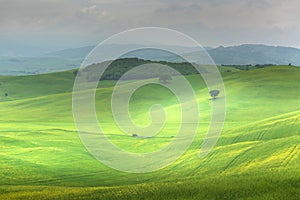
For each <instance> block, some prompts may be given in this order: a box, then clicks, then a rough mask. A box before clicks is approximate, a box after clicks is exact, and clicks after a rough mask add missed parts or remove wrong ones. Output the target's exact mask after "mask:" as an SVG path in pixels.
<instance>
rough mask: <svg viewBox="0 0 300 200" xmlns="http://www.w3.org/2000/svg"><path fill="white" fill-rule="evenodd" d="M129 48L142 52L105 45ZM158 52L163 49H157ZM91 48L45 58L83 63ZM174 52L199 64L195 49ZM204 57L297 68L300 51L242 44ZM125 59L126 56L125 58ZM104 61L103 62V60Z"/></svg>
mask: <svg viewBox="0 0 300 200" xmlns="http://www.w3.org/2000/svg"><path fill="white" fill-rule="evenodd" d="M127 47H130V48H132V49H138V48H143V47H144V46H142V45H107V47H106V48H107V52H108V54H109V52H112V51H115V50H116V49H122V48H123V49H124V48H127ZM161 47H162V48H163V47H164V46H161ZM93 48H94V46H88V47H82V48H76V49H66V50H62V51H57V52H52V53H49V54H47V55H48V56H54V57H55V56H58V57H61V58H69V59H72V58H76V59H78V58H81V59H83V58H84V57H85V56H87V55H88V53H89V52H90V51H91V50H92V49H93ZM174 49H176V50H177V51H178V52H180V53H183V54H184V55H185V56H187V57H188V58H190V59H191V60H193V61H195V62H197V63H202V61H201V60H197V57H198V55H199V52H197V51H194V50H195V49H197V48H194V47H174ZM205 49H206V50H207V52H208V54H209V55H210V56H211V57H212V59H213V60H214V61H215V63H216V64H219V65H220V64H225V65H246V64H252V65H255V64H277V65H287V64H289V63H292V64H293V65H297V66H300V49H296V48H292V47H281V46H267V45H261V44H243V45H239V46H230V47H223V46H220V47H218V48H211V47H205ZM127 56H128V57H134V56H135V57H138V58H142V59H145V60H163V61H172V62H174V61H176V60H178V59H176V58H174V57H172V56H170V54H169V53H164V52H162V51H155V50H152V51H151V50H148V51H139V52H135V53H134V54H128V55H127ZM125 57H126V56H125ZM104 60H105V58H104Z"/></svg>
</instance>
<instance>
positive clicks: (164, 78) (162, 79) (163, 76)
mask: <svg viewBox="0 0 300 200" xmlns="http://www.w3.org/2000/svg"><path fill="white" fill-rule="evenodd" d="M169 80H172V77H171V75H169V74H161V75H160V76H159V81H160V82H162V83H167V81H169Z"/></svg>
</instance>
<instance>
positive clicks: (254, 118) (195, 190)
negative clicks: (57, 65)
mask: <svg viewBox="0 0 300 200" xmlns="http://www.w3.org/2000/svg"><path fill="white" fill-rule="evenodd" d="M222 76H223V79H224V83H225V87H226V98H227V116H226V121H225V127H224V130H223V132H222V135H221V137H220V139H219V141H218V143H217V146H216V147H215V148H214V149H213V151H212V152H211V153H210V154H209V155H208V156H207V157H205V158H203V159H201V158H199V157H198V154H199V151H200V146H201V142H202V141H203V138H204V136H205V134H206V131H207V128H208V123H209V120H210V104H211V101H210V97H209V95H208V90H207V88H206V87H205V84H204V83H203V81H201V79H200V78H199V76H198V75H192V76H189V77H187V78H188V79H189V81H190V83H191V84H192V85H193V87H194V89H195V92H196V95H197V98H198V101H199V107H200V110H201V121H200V126H199V129H198V134H197V136H196V138H195V140H194V142H193V144H192V145H191V146H190V148H189V149H188V151H187V152H186V153H185V154H184V155H183V156H182V157H181V158H180V159H179V160H177V161H176V162H175V163H173V164H171V165H170V166H167V167H166V168H164V169H161V170H159V171H156V172H153V173H147V174H127V173H123V172H119V171H116V170H113V169H110V168H108V167H106V166H104V165H103V164H101V163H99V162H98V161H96V160H95V159H94V158H93V157H92V156H91V155H90V154H89V153H88V152H87V150H86V149H85V148H84V146H83V145H82V144H81V142H80V139H79V137H78V135H77V132H76V129H75V126H74V124H73V117H72V99H71V98H72V94H71V91H72V86H73V81H74V75H73V73H72V71H69V72H62V73H55V74H47V75H37V76H25V77H0V94H1V98H0V110H1V114H0V126H1V130H0V157H1V159H0V185H1V186H0V199H6V198H15V199H24V198H25V199H26V198H32V199H54V198H63V199H99V198H100V199H166V198H168V199H299V188H300V184H299V183H300V170H299V166H300V158H299V156H300V145H299V143H300V103H299V102H300V101H299V100H300V93H299V91H300V68H297V67H288V66H275V67H270V68H263V69H256V70H251V71H232V72H227V71H226V70H222ZM174 78H176V77H174ZM134 83H135V82H132V83H130V84H134ZM113 84H114V82H113V81H106V82H104V85H103V86H102V88H98V89H97V93H96V109H97V111H98V115H99V116H101V119H103V123H102V126H103V128H104V130H105V132H106V134H107V136H108V138H109V139H110V140H111V141H112V142H113V143H115V144H116V145H119V146H120V147H122V148H124V149H126V150H128V151H132V152H149V151H153V150H155V149H157V148H160V147H161V146H163V145H165V144H167V143H168V142H171V140H172V137H171V136H174V135H175V134H176V130H177V128H178V118H176V115H177V114H178V106H176V104H177V100H176V98H174V95H173V94H172V93H170V92H169V91H167V90H166V89H165V88H164V87H160V86H157V85H148V86H145V87H143V88H140V89H139V90H138V91H137V92H136V93H135V94H134V96H133V97H132V99H131V105H130V106H131V107H130V108H131V114H132V116H133V119H134V120H135V121H136V123H140V124H145V123H148V122H149V115H148V111H149V107H150V106H151V105H152V104H153V103H160V104H162V105H163V106H164V107H165V109H166V113H167V116H169V117H170V118H169V119H170V120H169V121H168V122H169V123H168V124H167V126H166V127H165V129H164V130H163V131H161V132H160V133H159V134H158V135H157V136H155V137H154V138H150V139H147V140H145V139H142V138H133V137H130V136H128V135H126V134H124V133H123V132H122V131H121V130H119V129H118V128H117V126H116V125H115V123H114V121H113V118H112V115H111V112H110V97H111V92H112V90H113V88H112V86H113ZM169 84H172V81H171V82H170V83H169ZM154 91H155V93H156V94H159V95H153V94H152V93H154ZM4 93H8V96H7V97H5V95H4ZM223 95H224V94H220V98H222V96H223ZM188 103H189V102H187V104H188Z"/></svg>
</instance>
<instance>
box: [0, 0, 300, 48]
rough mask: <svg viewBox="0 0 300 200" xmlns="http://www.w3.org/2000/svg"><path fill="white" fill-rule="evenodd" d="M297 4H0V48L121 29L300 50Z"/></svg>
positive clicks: (105, 0)
mask: <svg viewBox="0 0 300 200" xmlns="http://www.w3.org/2000/svg"><path fill="white" fill-rule="evenodd" d="M299 19H300V1H299V0H190V1H188V0H187V1H182V0H153V1H142V0H140V1H138V0H0V44H1V43H2V45H4V46H5V45H7V44H11V45H12V46H15V47H16V48H17V47H18V45H25V46H26V45H27V46H32V47H36V48H40V49H49V50H51V49H59V48H69V47H79V46H84V45H89V44H97V43H99V42H100V41H102V40H103V39H105V38H107V37H109V36H110V35H112V34H115V33H118V32H120V31H124V30H126V29H130V28H135V27H143V26H159V27H167V28H172V29H176V30H178V31H181V32H183V33H186V34H188V35H190V36H191V37H193V38H194V39H196V40H197V41H198V42H199V43H201V44H202V45H204V46H219V45H224V46H228V45H236V44H241V43H264V44H273V45H283V46H293V47H299V48H300V37H299V36H300V24H299Z"/></svg>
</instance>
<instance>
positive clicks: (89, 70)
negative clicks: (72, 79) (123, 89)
mask: <svg viewBox="0 0 300 200" xmlns="http://www.w3.org/2000/svg"><path fill="white" fill-rule="evenodd" d="M151 63H158V64H162V65H167V66H169V67H172V68H173V69H175V70H177V71H178V72H179V73H180V74H182V75H190V74H197V73H198V71H197V70H196V69H195V68H194V67H193V65H192V64H190V63H187V62H181V63H171V62H166V61H150V60H143V59H138V58H120V59H117V60H115V61H113V62H112V63H111V64H110V65H109V67H108V68H107V69H106V70H105V71H104V73H103V75H102V77H101V80H119V79H120V78H121V77H122V75H123V74H124V73H126V72H128V71H129V70H131V69H133V68H134V67H136V66H139V65H143V64H151ZM101 65H103V63H102V64H101V63H100V64H92V65H90V66H87V67H86V68H85V69H83V70H81V71H80V73H86V74H87V75H86V78H87V79H88V81H98V75H99V74H98V73H97V71H99V68H100V67H101ZM73 73H74V75H75V76H76V75H77V74H78V70H76V71H74V72H73ZM172 75H175V74H171V73H170V74H169V76H170V77H171V76H172ZM155 77H158V78H159V79H160V81H161V82H166V81H167V80H170V77H166V74H164V75H162V74H161V73H160V72H155V70H152V71H151V73H144V74H134V73H131V74H130V76H129V77H128V79H140V78H155Z"/></svg>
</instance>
